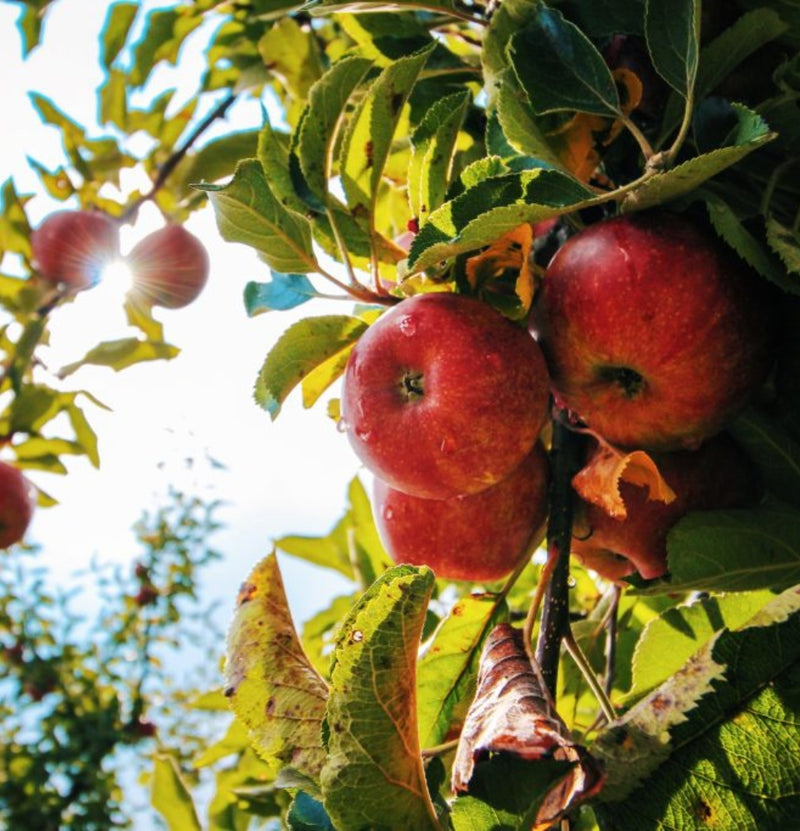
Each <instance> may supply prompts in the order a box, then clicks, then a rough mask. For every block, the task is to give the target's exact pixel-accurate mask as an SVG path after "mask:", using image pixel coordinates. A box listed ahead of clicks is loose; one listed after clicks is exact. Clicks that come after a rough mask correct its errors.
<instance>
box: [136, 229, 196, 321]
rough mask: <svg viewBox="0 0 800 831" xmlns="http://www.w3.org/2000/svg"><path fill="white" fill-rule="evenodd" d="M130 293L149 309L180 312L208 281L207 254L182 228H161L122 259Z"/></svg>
mask: <svg viewBox="0 0 800 831" xmlns="http://www.w3.org/2000/svg"><path fill="white" fill-rule="evenodd" d="M126 261H127V263H128V266H129V267H130V270H131V281H132V285H133V288H132V290H131V294H132V295H133V297H135V298H136V299H139V300H141V301H143V302H144V303H145V304H147V305H149V306H163V307H164V308H167V309H182V308H183V307H184V306H188V305H189V304H190V303H191V302H192V301H194V300H196V299H197V297H198V296H199V295H200V292H201V291H202V290H203V288H204V287H205V284H206V282H207V281H208V270H209V261H208V253H207V251H206V249H205V246H204V245H203V243H202V242H200V240H199V239H198V238H197V237H196V236H195V235H194V234H192V233H191V232H190V231H187V230H186V229H185V228H184V227H183V226H182V225H176V224H170V225H165V226H164V227H163V228H160V229H159V230H157V231H153V232H152V233H151V234H148V235H147V236H146V237H144V238H143V239H141V240H140V241H139V242H138V243H137V244H136V245H135V246H134V247H133V249H132V250H131V252H130V254H128V256H127V257H126Z"/></svg>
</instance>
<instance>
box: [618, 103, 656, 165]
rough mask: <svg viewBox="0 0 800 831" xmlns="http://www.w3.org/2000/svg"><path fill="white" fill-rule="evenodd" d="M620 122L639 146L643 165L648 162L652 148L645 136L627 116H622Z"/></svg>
mask: <svg viewBox="0 0 800 831" xmlns="http://www.w3.org/2000/svg"><path fill="white" fill-rule="evenodd" d="M620 121H621V122H622V124H623V125H624V127H625V129H626V130H627V131H628V132H629V133H630V134H631V135H632V136H633V137H634V138H635V139H636V143H637V144H638V145H639V149H640V150H641V151H642V155H643V156H644V161H645V164H646V163H647V162H648V161H649V159H650V157H651V156H652V155H653V146H652V145H651V144H650V142H649V141H648V140H647V137H646V136H645V134H644V133H643V132H642V131H641V130H640V129H639V127H638V126H637V125H636V123H635V122H634V121H633V119H632V118H631V117H630V116H628V115H624V116H622V117H621V118H620Z"/></svg>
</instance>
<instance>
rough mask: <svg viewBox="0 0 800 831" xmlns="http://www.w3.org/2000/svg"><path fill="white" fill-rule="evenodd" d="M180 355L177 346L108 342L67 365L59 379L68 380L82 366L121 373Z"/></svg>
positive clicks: (123, 340)
mask: <svg viewBox="0 0 800 831" xmlns="http://www.w3.org/2000/svg"><path fill="white" fill-rule="evenodd" d="M179 353H180V349H178V347H177V346H172V344H169V343H154V342H153V341H147V340H140V339H139V338H121V339H120V340H114V341H106V342H105V343H101V344H98V345H97V346H95V347H94V348H93V349H90V350H89V351H88V352H87V353H86V354H85V355H84V356H83V358H81V359H80V360H79V361H75V362H74V363H71V364H67V365H66V366H63V367H61V369H60V370H59V371H58V377H59V378H66V377H67V376H69V375H72V373H73V372H76V371H77V370H78V369H80V368H81V367H82V366H87V365H92V366H107V367H109V368H110V369H113V370H115V371H116V372H119V371H120V370H122V369H126V368H127V367H129V366H133V364H138V363H141V362H142V361H160V360H169V359H171V358H174V357H176V356H177V355H178V354H179Z"/></svg>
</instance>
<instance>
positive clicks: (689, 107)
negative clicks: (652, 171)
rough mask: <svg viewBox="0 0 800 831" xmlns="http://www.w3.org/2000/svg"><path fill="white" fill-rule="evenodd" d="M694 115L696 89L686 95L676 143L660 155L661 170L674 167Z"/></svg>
mask: <svg viewBox="0 0 800 831" xmlns="http://www.w3.org/2000/svg"><path fill="white" fill-rule="evenodd" d="M693 114H694V87H692V88H691V89H690V90H689V91H688V93H687V95H686V105H685V107H684V108H683V120H682V121H681V126H680V128H679V129H678V135H677V136H675V141H673V142H672V145H671V147H670V148H669V150H666V151H665V152H664V153H659V154H658V156H657V158H658V159H659V160H660V164H659V167H660V168H661V169H664V168H668V167H672V165H673V164H674V162H675V157H676V156H677V155H678V153H679V152H680V150H681V147H683V142H684V141H685V140H686V136H687V135H688V134H689V128H690V127H691V125H692V115H693Z"/></svg>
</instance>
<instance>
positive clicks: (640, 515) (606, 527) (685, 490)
mask: <svg viewBox="0 0 800 831" xmlns="http://www.w3.org/2000/svg"><path fill="white" fill-rule="evenodd" d="M653 460H654V461H655V462H656V465H657V466H658V469H659V471H660V472H661V475H662V476H663V477H664V479H665V480H666V482H667V484H668V485H669V486H670V487H671V488H672V490H673V491H674V492H675V499H674V500H673V501H672V502H670V503H669V504H666V503H664V502H660V501H655V500H651V499H649V498H648V490H647V488H646V487H641V486H638V485H633V484H631V483H630V482H625V481H623V482H621V483H620V486H619V488H620V494H621V496H622V498H623V500H624V501H625V507H626V509H627V517H626V518H624V519H615V518H614V517H612V516H611V515H610V514H608V513H606V512H605V511H604V510H603V509H602V508H600V507H598V506H597V505H594V504H591V503H588V502H583V501H582V500H581V501H580V502H579V506H578V510H577V511H576V524H575V529H574V539H573V543H572V554H573V555H574V556H575V557H576V558H577V559H578V560H579V561H581V562H582V563H583V564H584V565H585V566H587V567H588V568H592V569H594V570H595V571H597V573H598V574H600V575H601V576H602V577H605V578H607V579H609V580H619V579H621V578H622V577H625V576H627V575H629V574H633V573H634V572H635V571H638V572H639V574H640V575H641V576H642V577H644V578H645V579H646V580H651V579H653V578H655V577H661V576H662V575H663V574H665V573H666V571H667V533H668V532H669V530H670V528H672V526H673V525H674V524H675V523H676V522H677V521H678V520H679V519H680V518H681V517H683V516H685V515H686V514H687V513H689V512H690V511H705V510H712V509H718V508H720V509H721V508H744V507H748V506H750V505H753V504H754V503H755V502H756V501H757V500H758V498H759V496H760V485H759V480H758V475H757V473H756V471H755V468H754V466H753V465H752V463H751V462H750V460H749V458H748V457H747V456H746V455H745V453H744V452H743V451H742V450H741V448H740V447H739V446H738V445H737V444H736V443H735V442H734V441H733V439H731V438H730V436H728V434H727V433H720V434H719V435H717V436H715V437H714V438H712V439H709V440H708V441H707V442H705V443H704V444H703V445H702V446H701V447H700V448H699V449H698V450H676V451H674V452H671V453H662V454H655V453H654V454H653Z"/></svg>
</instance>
